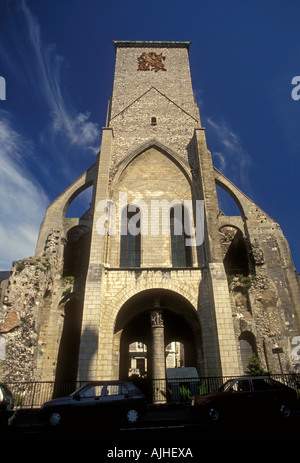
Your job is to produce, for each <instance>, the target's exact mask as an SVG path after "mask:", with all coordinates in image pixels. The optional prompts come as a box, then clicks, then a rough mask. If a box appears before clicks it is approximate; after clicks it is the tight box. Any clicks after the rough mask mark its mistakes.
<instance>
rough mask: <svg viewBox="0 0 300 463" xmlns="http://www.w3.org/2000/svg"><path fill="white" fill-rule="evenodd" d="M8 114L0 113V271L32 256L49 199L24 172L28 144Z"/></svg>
mask: <svg viewBox="0 0 300 463" xmlns="http://www.w3.org/2000/svg"><path fill="white" fill-rule="evenodd" d="M7 116H8V115H7V114H5V113H4V112H3V111H2V112H1V113H0V118H1V120H0V198H1V220H0V243H1V250H0V268H1V269H2V270H7V269H9V268H10V267H11V262H12V261H13V260H19V259H21V258H23V257H26V256H31V255H34V251H35V245H36V240H37V236H38V231H39V226H40V223H41V221H42V219H43V215H44V211H45V208H46V205H47V204H48V203H49V200H48V198H47V196H46V194H45V193H44V191H43V189H42V188H41V187H40V185H39V184H38V183H37V182H36V181H35V179H33V178H32V176H31V175H30V173H29V172H28V171H27V169H26V167H25V166H24V163H23V161H22V158H23V157H24V153H26V152H27V153H28V151H30V150H31V149H32V147H31V143H30V142H28V141H27V140H25V139H24V138H23V137H22V136H21V135H20V134H18V133H17V132H16V131H15V130H14V129H13V128H12V125H11V122H10V120H9V118H8V117H7Z"/></svg>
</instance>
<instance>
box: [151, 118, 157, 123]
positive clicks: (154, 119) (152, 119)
mask: <svg viewBox="0 0 300 463" xmlns="http://www.w3.org/2000/svg"><path fill="white" fill-rule="evenodd" d="M151 125H157V120H156V117H151Z"/></svg>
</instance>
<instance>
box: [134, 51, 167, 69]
mask: <svg viewBox="0 0 300 463" xmlns="http://www.w3.org/2000/svg"><path fill="white" fill-rule="evenodd" d="M165 59H166V57H165V56H162V53H161V54H160V55H157V54H156V53H155V52H154V51H150V52H149V53H146V52H144V53H142V54H141V56H139V57H138V62H139V67H138V71H154V72H157V71H166V68H165V65H164V63H163V61H164V60H165Z"/></svg>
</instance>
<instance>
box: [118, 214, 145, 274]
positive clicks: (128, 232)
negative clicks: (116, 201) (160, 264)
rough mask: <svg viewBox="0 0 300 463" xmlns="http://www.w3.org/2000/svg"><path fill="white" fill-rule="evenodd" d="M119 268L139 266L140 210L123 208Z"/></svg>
mask: <svg viewBox="0 0 300 463" xmlns="http://www.w3.org/2000/svg"><path fill="white" fill-rule="evenodd" d="M121 220H122V223H121V247H120V267H140V266H141V233H140V210H139V209H137V210H136V212H129V211H128V207H126V208H124V210H123V212H122V217H121Z"/></svg>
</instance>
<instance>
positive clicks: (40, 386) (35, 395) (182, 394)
mask: <svg viewBox="0 0 300 463" xmlns="http://www.w3.org/2000/svg"><path fill="white" fill-rule="evenodd" d="M270 377H271V378H273V379H276V380H277V381H280V382H282V383H284V384H286V385H287V386H290V387H292V388H294V389H295V390H296V391H297V393H298V397H299V398H300V374H296V373H288V374H272V375H270ZM233 378H234V377H233V376H214V377H200V378H182V379H178V378H176V379H166V380H165V379H156V380H153V381H150V380H149V381H148V380H143V381H137V383H136V384H137V385H138V386H139V387H140V389H141V390H142V392H144V394H145V395H146V397H147V399H148V402H149V403H151V402H152V399H153V392H154V393H155V392H156V393H157V394H160V396H161V394H162V393H163V394H164V395H165V399H166V402H167V403H189V401H190V398H191V397H192V396H193V395H202V394H207V393H210V392H216V391H217V390H218V389H219V388H220V387H221V386H222V384H224V382H226V381H227V380H228V379H233ZM86 383H87V382H86V381H72V382H62V383H57V382H54V381H27V382H26V381H24V382H6V383H5V384H6V386H7V387H8V388H9V389H10V391H11V392H12V393H13V395H14V397H15V408H16V409H19V408H39V407H40V406H41V405H42V404H43V403H44V402H47V401H48V400H51V399H53V398H57V397H63V396H68V395H70V394H71V393H72V392H74V391H75V390H76V389H78V388H80V387H82V386H84V385H85V384H86Z"/></svg>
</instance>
